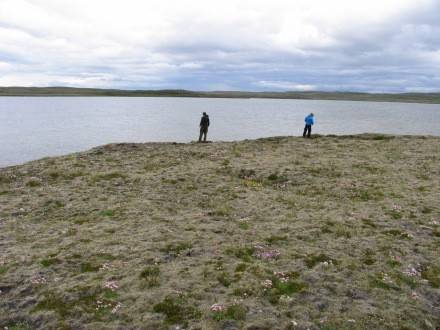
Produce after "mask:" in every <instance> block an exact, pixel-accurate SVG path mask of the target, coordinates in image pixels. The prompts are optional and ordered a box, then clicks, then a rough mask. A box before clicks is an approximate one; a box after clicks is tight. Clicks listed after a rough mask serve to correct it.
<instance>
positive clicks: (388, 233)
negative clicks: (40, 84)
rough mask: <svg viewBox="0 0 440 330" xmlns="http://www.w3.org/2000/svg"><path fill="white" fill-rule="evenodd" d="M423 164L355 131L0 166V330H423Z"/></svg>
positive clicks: (437, 176)
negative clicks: (310, 136) (334, 134)
mask: <svg viewBox="0 0 440 330" xmlns="http://www.w3.org/2000/svg"><path fill="white" fill-rule="evenodd" d="M439 160H440V138H437V137H408V136H382V135H368V134H367V135H359V136H340V137H335V136H317V137H315V138H313V139H302V138H299V137H277V138H267V139H260V140H255V141H241V142H227V143H226V142H216V143H207V144H196V143H193V144H173V143H145V144H110V145H106V146H102V147H98V148H95V149H92V150H89V151H86V152H81V153H77V154H72V155H67V156H63V157H56V158H46V159H42V160H38V161H33V162H29V163H26V164H24V165H20V166H14V167H8V168H4V169H0V251H1V253H0V327H1V328H2V329H3V328H4V327H8V328H9V329H254V330H255V329H439V326H440V319H439V315H440V314H439V310H440V309H439V308H440V258H439V251H440V227H439V224H440V206H439V200H440V166H439Z"/></svg>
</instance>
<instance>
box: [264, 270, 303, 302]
mask: <svg viewBox="0 0 440 330" xmlns="http://www.w3.org/2000/svg"><path fill="white" fill-rule="evenodd" d="M271 280H272V288H271V289H268V290H267V291H266V292H265V295H266V296H267V297H268V300H269V302H270V303H271V304H278V302H279V300H280V298H281V296H291V295H293V294H296V293H299V292H302V291H304V290H305V289H306V288H307V287H308V285H307V283H304V282H300V281H296V280H295V277H294V276H289V277H288V280H287V281H281V280H280V279H279V278H278V277H276V276H272V279H271Z"/></svg>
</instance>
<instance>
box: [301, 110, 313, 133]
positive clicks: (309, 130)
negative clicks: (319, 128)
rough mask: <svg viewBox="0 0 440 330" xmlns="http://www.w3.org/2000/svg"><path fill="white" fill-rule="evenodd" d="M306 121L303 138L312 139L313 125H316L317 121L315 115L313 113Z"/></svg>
mask: <svg viewBox="0 0 440 330" xmlns="http://www.w3.org/2000/svg"><path fill="white" fill-rule="evenodd" d="M304 121H305V122H306V127H304V133H303V137H306V134H307V137H310V134H312V125H313V124H314V123H315V119H314V115H313V113H311V114H310V115H308V116H307V117H306V118H305V119H304Z"/></svg>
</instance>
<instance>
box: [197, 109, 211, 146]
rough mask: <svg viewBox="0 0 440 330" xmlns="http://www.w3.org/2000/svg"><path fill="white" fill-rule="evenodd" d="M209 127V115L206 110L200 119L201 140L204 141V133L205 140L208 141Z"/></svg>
mask: <svg viewBox="0 0 440 330" xmlns="http://www.w3.org/2000/svg"><path fill="white" fill-rule="evenodd" d="M208 127H209V116H208V115H207V114H206V112H204V113H203V116H202V119H200V135H199V142H202V135H203V142H206V135H207V134H208Z"/></svg>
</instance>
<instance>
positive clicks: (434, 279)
mask: <svg viewBox="0 0 440 330" xmlns="http://www.w3.org/2000/svg"><path fill="white" fill-rule="evenodd" d="M421 276H422V278H423V279H425V280H427V281H428V282H429V284H430V285H431V286H432V287H433V288H440V266H434V265H432V266H425V267H424V268H423V269H422V274H421Z"/></svg>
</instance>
